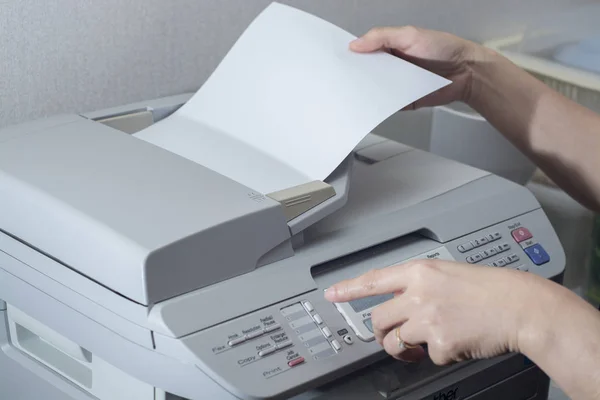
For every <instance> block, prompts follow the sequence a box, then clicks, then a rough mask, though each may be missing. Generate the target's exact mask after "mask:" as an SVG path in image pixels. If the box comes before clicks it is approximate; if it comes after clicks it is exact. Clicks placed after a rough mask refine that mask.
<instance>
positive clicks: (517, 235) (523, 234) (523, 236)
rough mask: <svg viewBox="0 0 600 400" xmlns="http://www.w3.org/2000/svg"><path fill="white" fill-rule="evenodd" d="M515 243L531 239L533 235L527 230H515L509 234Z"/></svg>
mask: <svg viewBox="0 0 600 400" xmlns="http://www.w3.org/2000/svg"><path fill="white" fill-rule="evenodd" d="M510 234H511V235H512V237H513V239H515V241H516V242H517V243H521V242H523V241H525V240H527V239H531V238H532V237H533V235H532V234H531V232H529V229H527V228H517V229H515V230H514V231H512V232H511V233H510Z"/></svg>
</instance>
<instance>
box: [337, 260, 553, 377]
mask: <svg viewBox="0 0 600 400" xmlns="http://www.w3.org/2000/svg"><path fill="white" fill-rule="evenodd" d="M536 283H537V282H536V278H535V276H534V275H531V274H527V275H526V274H525V273H522V272H520V271H516V270H501V269H498V268H492V267H481V266H472V265H469V264H461V263H456V262H450V261H441V260H416V261H411V262H408V263H406V264H402V265H396V266H392V267H388V268H385V269H381V270H372V271H369V272H367V273H366V274H364V275H362V276H359V277H357V278H355V279H351V280H347V281H342V282H340V283H338V284H336V285H334V286H332V287H331V288H329V289H327V290H326V292H325V297H326V299H327V300H329V301H331V302H348V301H351V300H354V299H358V298H363V297H367V296H374V295H381V294H388V293H394V294H395V296H394V298H393V299H391V300H389V301H387V302H385V303H383V304H381V305H379V306H377V307H376V308H375V309H374V310H373V311H372V313H371V321H372V323H373V331H374V334H375V337H376V340H377V342H378V343H379V344H381V345H382V346H383V348H384V349H385V351H386V352H387V353H388V354H390V355H391V356H393V357H395V358H397V359H399V360H403V361H417V360H419V359H420V358H422V357H423V356H424V355H425V353H424V351H423V349H422V348H420V347H418V348H416V349H411V350H409V351H407V350H404V349H402V348H401V347H399V345H398V338H397V336H396V331H395V329H396V328H398V329H399V330H400V338H401V339H402V340H403V341H404V342H406V343H408V344H412V345H421V344H427V346H428V351H429V357H430V358H431V359H432V361H433V362H435V363H436V364H440V365H445V364H449V363H453V362H458V361H462V360H466V359H480V358H489V357H493V356H497V355H500V354H504V353H506V352H513V351H518V350H519V333H520V332H524V331H525V330H526V329H527V324H528V322H529V320H528V318H526V317H525V316H524V315H523V312H522V309H523V304H526V303H529V302H532V303H533V304H536V301H535V298H534V296H535V293H533V292H532V290H530V289H531V286H532V285H533V286H535V285H536ZM515 294H518V295H515ZM529 311H530V312H535V306H534V307H533V308H532V309H531V310H529ZM540 311H541V310H540Z"/></svg>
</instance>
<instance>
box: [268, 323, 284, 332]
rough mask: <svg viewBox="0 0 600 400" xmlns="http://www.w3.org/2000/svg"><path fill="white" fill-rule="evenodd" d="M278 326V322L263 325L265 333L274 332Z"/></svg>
mask: <svg viewBox="0 0 600 400" xmlns="http://www.w3.org/2000/svg"><path fill="white" fill-rule="evenodd" d="M279 328H281V325H279V324H273V325H269V326H267V327H265V333H271V332H274V331H276V330H277V329H279Z"/></svg>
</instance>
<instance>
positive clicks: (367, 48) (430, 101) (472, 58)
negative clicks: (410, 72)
mask: <svg viewBox="0 0 600 400" xmlns="http://www.w3.org/2000/svg"><path fill="white" fill-rule="evenodd" d="M350 50H352V51H355V52H357V53H371V52H375V51H387V52H389V53H391V54H393V55H395V56H396V57H399V58H402V59H404V60H406V61H409V62H411V63H414V64H416V65H418V66H420V67H422V68H424V69H427V70H429V71H431V72H433V73H436V74H438V75H440V76H443V77H444V78H446V79H449V80H450V81H452V83H451V84H450V85H448V86H446V87H444V88H442V89H440V90H439V91H436V92H434V93H432V94H430V95H428V96H426V97H424V98H422V99H420V100H418V101H417V102H415V103H413V104H411V105H410V106H409V107H406V108H407V109H418V108H422V107H434V106H439V105H444V104H448V103H451V102H454V101H463V102H468V101H469V99H470V98H471V94H472V91H473V82H474V80H473V71H472V68H471V65H473V64H474V63H476V62H478V60H480V59H483V58H484V54H483V53H482V52H481V49H480V48H479V47H478V46H477V45H476V44H475V43H473V42H469V41H467V40H463V39H461V38H458V37H456V36H453V35H450V34H447V33H444V32H435V31H429V30H423V29H419V28H416V27H413V26H405V27H398V28H396V27H382V28H374V29H371V30H370V31H369V32H367V33H366V34H365V35H363V36H361V37H359V38H358V39H356V40H354V41H353V42H351V43H350Z"/></svg>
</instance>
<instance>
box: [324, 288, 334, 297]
mask: <svg viewBox="0 0 600 400" xmlns="http://www.w3.org/2000/svg"><path fill="white" fill-rule="evenodd" d="M333 296H335V287H333V286H330V287H328V288H327V289H325V298H328V299H331V298H333Z"/></svg>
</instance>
